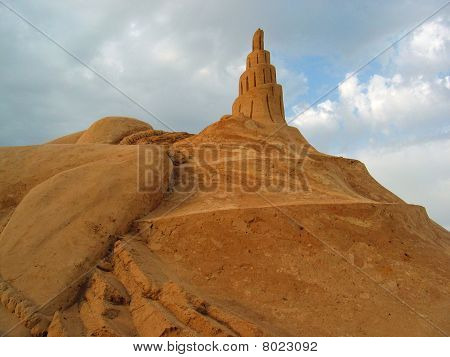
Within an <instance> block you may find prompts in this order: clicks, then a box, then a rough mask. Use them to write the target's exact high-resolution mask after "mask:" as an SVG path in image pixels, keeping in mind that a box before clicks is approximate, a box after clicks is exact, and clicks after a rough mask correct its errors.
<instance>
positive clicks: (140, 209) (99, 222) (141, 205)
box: [0, 145, 170, 316]
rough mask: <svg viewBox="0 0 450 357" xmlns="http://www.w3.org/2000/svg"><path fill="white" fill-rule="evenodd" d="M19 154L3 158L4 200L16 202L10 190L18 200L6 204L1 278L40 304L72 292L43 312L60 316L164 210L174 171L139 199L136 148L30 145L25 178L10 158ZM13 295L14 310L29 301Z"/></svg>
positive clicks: (166, 171) (23, 159) (164, 171)
mask: <svg viewBox="0 0 450 357" xmlns="http://www.w3.org/2000/svg"><path fill="white" fill-rule="evenodd" d="M11 150H12V149H10V148H7V149H6V150H2V152H1V154H3V155H2V156H3V158H4V159H3V160H2V161H3V162H6V163H7V164H8V166H7V167H8V169H9V171H8V179H7V180H5V183H6V185H5V186H3V185H2V189H4V190H5V191H4V192H5V193H4V196H3V197H5V196H7V197H8V194H6V192H8V193H15V194H14V195H12V196H9V198H10V200H9V201H6V202H5V201H3V205H5V204H6V205H7V207H6V208H10V209H12V210H13V213H12V214H10V213H9V214H8V215H7V218H4V220H5V221H7V223H6V226H5V227H4V229H3V230H2V232H1V235H0V242H1V249H0V275H1V277H2V278H3V279H4V280H5V281H7V282H8V281H9V282H14V283H13V286H14V290H15V291H20V292H21V295H23V296H25V297H26V299H27V301H30V302H31V303H32V304H35V305H41V304H44V303H47V302H48V301H49V299H51V298H52V297H53V296H55V295H56V294H58V293H60V292H62V291H64V293H63V294H61V295H59V296H58V298H57V299H55V300H53V301H51V303H50V304H49V305H47V307H46V309H43V310H42V311H41V313H42V314H44V315H45V314H47V313H49V314H50V316H52V315H53V312H54V311H55V309H58V308H60V307H62V306H65V305H67V304H68V303H69V304H70V303H71V300H72V299H73V298H74V297H75V296H76V294H77V291H78V290H79V288H80V286H82V285H83V283H84V282H85V279H83V278H81V279H80V277H82V275H83V274H84V273H85V272H86V271H88V270H89V269H91V268H92V267H93V266H95V264H96V262H97V261H98V259H99V258H101V257H103V256H105V255H106V254H107V252H108V249H110V248H111V247H112V244H113V243H114V241H115V240H116V239H117V236H118V235H120V234H124V233H125V232H127V231H129V230H130V225H131V224H132V222H133V221H134V220H135V219H137V218H139V217H142V216H143V215H145V214H146V213H148V212H149V211H150V210H152V209H153V208H154V207H156V206H157V205H158V204H159V202H160V201H161V199H162V196H163V193H164V192H165V191H166V190H167V187H168V183H169V177H170V165H169V164H168V163H167V165H164V167H161V168H160V167H155V169H156V170H157V172H158V173H159V174H160V176H161V179H162V180H161V187H160V189H159V190H158V191H156V192H152V193H139V192H137V190H136V187H137V178H136V172H137V166H136V162H137V151H136V149H135V148H134V147H130V146H110V145H82V146H79V145H48V146H38V147H23V148H20V149H18V151H19V152H16V153H15V155H14V156H15V159H14V162H15V163H16V164H18V163H23V164H24V166H23V167H24V168H25V170H24V172H23V173H22V175H21V177H20V178H19V179H17V176H16V177H14V173H16V174H17V172H20V171H21V170H22V167H18V166H15V167H14V168H12V161H11V160H10V159H11V157H10V155H5V152H4V151H6V152H11ZM156 155H160V156H161V157H160V161H159V162H164V161H166V162H167V161H168V160H169V159H168V157H167V155H165V154H164V152H163V151H158V152H156ZM5 156H6V159H5ZM14 171H15V172H14ZM27 174H28V175H30V176H31V177H27ZM99 183H100V184H99ZM16 188H17V190H15V189H16ZM15 206H17V207H15ZM17 262H20V263H19V264H18V263H17ZM77 279H78V280H77ZM74 281H76V283H75V284H73V286H72V285H71V284H72V282H74ZM10 295H11V296H10V297H9V298H8V297H6V299H7V302H6V305H7V304H8V301H9V303H10V304H14V302H15V303H16V304H18V303H19V302H20V301H22V300H23V299H22V298H17V294H15V293H12V294H10ZM15 296H16V297H15ZM8 299H9V300H8ZM11 308H12V310H13V311H14V306H13V307H11Z"/></svg>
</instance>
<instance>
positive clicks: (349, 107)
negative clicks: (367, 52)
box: [292, 19, 450, 152]
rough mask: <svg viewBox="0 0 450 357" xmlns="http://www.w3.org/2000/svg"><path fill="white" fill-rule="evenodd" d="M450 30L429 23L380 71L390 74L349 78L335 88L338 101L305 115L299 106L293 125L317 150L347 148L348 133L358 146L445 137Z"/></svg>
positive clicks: (439, 22) (448, 110)
mask: <svg viewBox="0 0 450 357" xmlns="http://www.w3.org/2000/svg"><path fill="white" fill-rule="evenodd" d="M449 33H450V31H449V27H448V25H445V24H444V21H443V20H441V19H438V20H436V21H435V22H431V23H429V24H427V25H426V26H424V28H421V29H419V30H417V31H416V32H415V33H413V35H412V36H411V37H410V38H409V39H408V40H407V41H406V43H405V44H403V45H402V46H400V48H399V49H397V50H396V51H395V54H394V55H391V61H390V64H389V65H387V66H386V67H385V68H384V69H383V72H386V73H388V74H374V75H372V76H370V78H369V79H368V80H367V81H366V82H361V81H360V80H359V78H358V76H357V75H355V76H353V77H350V78H349V79H347V81H345V82H344V83H343V84H342V85H341V86H340V87H339V91H338V98H337V99H336V100H326V101H324V102H322V103H320V104H319V105H317V106H316V107H314V108H312V109H310V110H308V111H307V112H305V113H302V110H303V109H304V108H305V106H304V105H297V106H296V108H295V110H296V111H297V114H296V116H294V118H292V119H293V123H294V124H295V125H297V126H298V127H299V128H300V129H301V130H302V131H303V132H304V133H305V134H306V135H307V137H310V138H311V140H312V142H313V143H314V144H315V145H317V146H318V148H319V149H324V150H332V151H335V152H348V151H350V148H349V146H348V143H349V142H348V138H349V137H351V138H352V143H351V144H352V145H351V146H352V149H353V150H357V149H361V148H363V147H366V146H367V145H377V146H379V145H393V144H395V145H398V144H401V143H403V142H411V141H419V140H422V139H424V138H426V139H428V138H429V137H433V136H442V135H447V134H448V129H449V128H448V125H449V113H450V86H449V83H450V76H449V75H448V74H449V70H450V61H449V58H450V57H449V56H448V52H449V49H450V36H449ZM426 44H428V48H427V46H426ZM408 53H409V55H408ZM419 64H420V65H419ZM413 67H414V68H416V70H415V71H412V68H413ZM430 68H433V71H431V70H430ZM389 72H391V73H392V74H389ZM333 134H334V135H333ZM355 144H356V145H355Z"/></svg>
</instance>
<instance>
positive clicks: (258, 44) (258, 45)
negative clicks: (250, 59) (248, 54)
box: [252, 29, 264, 51]
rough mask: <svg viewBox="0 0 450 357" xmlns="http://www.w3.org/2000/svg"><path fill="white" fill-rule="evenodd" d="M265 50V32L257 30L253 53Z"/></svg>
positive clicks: (254, 37) (254, 36)
mask: <svg viewBox="0 0 450 357" xmlns="http://www.w3.org/2000/svg"><path fill="white" fill-rule="evenodd" d="M263 49H264V31H263V30H261V29H257V30H256V32H255V34H254V35H253V48H252V50H253V51H257V50H263Z"/></svg>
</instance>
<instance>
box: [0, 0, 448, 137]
mask: <svg viewBox="0 0 450 357" xmlns="http://www.w3.org/2000/svg"><path fill="white" fill-rule="evenodd" d="M438 2H439V1H438V0H431V1H429V2H426V3H418V4H416V5H415V6H411V5H410V3H409V1H398V2H395V3H386V4H378V3H373V2H371V1H367V2H360V3H359V5H358V6H353V5H345V4H344V5H342V4H341V5H339V6H337V5H336V3H335V2H333V1H320V2H295V3H292V2H290V1H279V2H278V1H277V2H272V1H264V2H262V1H256V0H251V1H245V2H242V1H238V0H230V1H227V2H223V3H220V4H218V3H215V2H206V3H205V2H204V1H199V0H191V1H171V2H166V1H151V2H144V1H142V2H134V3H133V5H132V6H131V5H130V4H129V3H128V2H123V1H118V0H108V1H106V0H99V1H95V2H86V1H83V2H79V1H75V0H67V1H64V2H56V3H55V2H53V1H45V0H44V1H40V2H39V4H38V3H34V2H28V1H24V0H18V1H14V4H12V5H13V6H14V7H15V8H16V9H17V10H18V11H19V12H21V13H22V14H23V15H25V16H26V17H27V18H28V19H30V21H31V22H32V23H34V24H36V25H37V26H39V27H41V28H42V29H43V30H44V31H46V32H47V33H49V34H50V36H52V37H53V38H55V40H57V41H58V42H59V43H61V44H62V45H63V46H64V47H65V48H67V49H68V50H70V51H71V52H73V53H75V54H76V55H78V56H79V57H80V58H82V59H83V60H84V61H85V62H87V63H89V64H90V65H92V66H93V67H94V68H95V69H96V71H98V72H99V73H102V74H104V75H105V76H106V77H107V78H109V79H110V80H112V81H113V82H114V83H115V84H116V85H117V86H118V87H119V88H121V89H122V90H124V91H125V92H126V93H128V94H129V95H130V96H132V97H133V99H135V100H137V101H138V102H140V103H141V104H142V105H144V106H145V107H147V108H148V109H149V110H150V111H152V112H154V113H155V114H156V115H157V116H158V117H159V118H160V119H161V120H163V121H165V122H167V123H168V124H170V126H172V127H173V128H175V129H178V130H188V131H192V132H196V131H199V130H201V129H202V128H203V127H205V126H206V125H208V124H209V123H211V122H213V121H215V120H217V118H220V117H221V116H222V115H223V114H226V113H229V112H230V110H231V104H232V102H233V100H234V98H235V96H236V95H237V80H238V77H239V74H240V66H242V64H244V63H245V55H246V54H247V53H248V51H249V50H250V40H251V36H252V33H253V31H254V30H255V29H256V28H258V27H262V28H264V29H265V30H266V43H267V44H268V46H269V50H270V51H271V52H272V54H273V59H274V60H275V61H277V62H276V63H275V64H280V66H279V67H278V69H279V70H280V72H279V75H280V76H279V79H280V81H281V83H282V84H283V85H285V89H286V90H285V98H286V103H287V104H288V105H291V104H292V105H293V104H295V102H296V101H297V100H298V97H299V96H301V95H302V94H303V93H305V90H306V88H309V87H311V81H309V82H307V80H306V75H307V74H306V73H303V71H302V70H301V69H298V68H294V67H293V66H290V64H292V63H295V61H296V59H298V58H299V57H300V56H308V55H315V56H325V57H328V58H332V59H333V60H335V61H337V62H339V61H340V63H344V62H345V63H346V64H347V63H349V64H353V63H359V62H360V61H361V59H362V58H365V57H366V56H367V53H368V49H370V51H369V53H371V52H372V51H375V50H376V49H377V48H381V47H382V46H383V45H384V44H385V43H386V42H387V39H388V37H389V36H390V35H392V34H396V33H399V32H400V31H402V30H404V29H405V28H407V27H408V26H410V24H411V23H414V22H416V21H417V20H418V19H420V18H421V17H422V16H423V14H424V13H429V12H430V11H431V10H432V9H434V8H435V7H437V5H438ZM398 13H402V16H401V17H399V16H397V15H396V14H398ZM0 17H1V21H0V31H2V33H5V34H6V33H7V34H8V36H2V37H1V38H0V52H1V53H2V56H0V75H1V78H2V81H1V82H0V97H1V98H2V99H3V100H2V101H1V102H0V109H1V117H0V123H1V124H2V131H1V132H0V144H1V145H19V144H22V145H24V144H33V143H40V142H42V141H45V140H50V139H52V138H53V137H55V136H58V135H63V134H66V133H68V132H71V131H76V130H81V129H83V128H85V127H86V126H88V125H89V124H90V123H91V122H92V121H93V120H95V119H97V118H99V117H101V116H104V115H129V116H136V117H138V118H141V119H143V120H148V121H151V120H152V118H150V117H149V116H148V115H147V114H145V113H144V112H143V111H142V110H140V109H139V108H137V107H136V106H135V105H133V104H132V103H130V102H129V101H128V100H127V99H126V98H123V97H122V96H121V95H120V94H118V93H117V92H115V91H114V90H112V89H111V88H108V86H107V85H106V84H105V83H104V82H102V81H101V80H99V79H98V78H96V77H95V76H93V75H92V73H91V74H90V73H88V72H87V71H86V70H85V69H83V68H82V67H81V66H80V65H79V64H78V63H76V62H75V61H73V59H71V58H70V57H69V56H67V54H65V53H64V52H63V51H61V50H60V49H58V48H56V47H55V46H54V45H52V44H51V43H49V42H48V40H46V39H44V38H43V37H42V36H41V35H39V34H38V33H36V32H35V31H34V30H33V29H31V28H30V27H29V26H28V25H26V24H24V23H23V22H21V21H20V20H19V19H18V18H17V17H16V16H15V15H13V14H11V13H10V12H8V11H7V10H6V9H4V8H3V7H1V8H0ZM350 23H352V26H348V24H350ZM380 24H382V25H381V26H380ZM355 29H357V30H355ZM284 63H286V64H287V66H286V68H288V69H289V71H288V74H287V75H286V76H283V68H282V67H283V66H284ZM310 79H311V78H310ZM313 80H314V78H313ZM288 109H289V108H288ZM155 126H156V127H160V125H159V124H157V123H156V125H155ZM25 128H26V129H28V130H25Z"/></svg>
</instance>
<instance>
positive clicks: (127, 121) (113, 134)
mask: <svg viewBox="0 0 450 357" xmlns="http://www.w3.org/2000/svg"><path fill="white" fill-rule="evenodd" d="M149 129H153V128H152V127H151V125H150V124H148V123H145V122H143V121H140V120H138V119H134V118H127V117H106V118H103V119H100V120H97V121H96V122H95V123H93V124H92V125H91V126H90V127H89V128H88V129H87V130H86V131H85V132H84V133H83V134H82V135H81V136H80V138H79V139H78V140H77V144H93V143H96V144H117V143H119V142H120V140H122V139H123V138H124V137H126V136H128V135H131V134H133V133H136V132H138V131H142V130H149Z"/></svg>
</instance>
